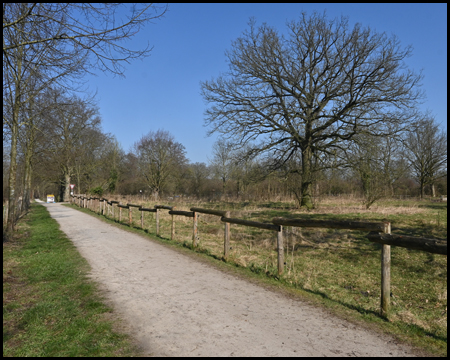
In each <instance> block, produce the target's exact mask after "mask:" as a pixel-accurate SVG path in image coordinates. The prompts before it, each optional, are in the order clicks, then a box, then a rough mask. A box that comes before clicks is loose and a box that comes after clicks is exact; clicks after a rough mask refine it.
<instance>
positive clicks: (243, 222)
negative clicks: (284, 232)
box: [220, 217, 280, 231]
mask: <svg viewBox="0 0 450 360" xmlns="http://www.w3.org/2000/svg"><path fill="white" fill-rule="evenodd" d="M220 220H221V221H223V222H227V223H230V224H238V225H244V226H250V227H256V228H259V229H266V230H272V231H280V226H279V225H273V224H268V223H262V222H257V221H250V220H243V219H231V218H227V217H222V218H221V219H220Z"/></svg>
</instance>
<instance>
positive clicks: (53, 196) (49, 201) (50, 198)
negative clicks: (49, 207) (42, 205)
mask: <svg viewBox="0 0 450 360" xmlns="http://www.w3.org/2000/svg"><path fill="white" fill-rule="evenodd" d="M54 202H55V195H47V203H54Z"/></svg>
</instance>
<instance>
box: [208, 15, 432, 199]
mask: <svg viewBox="0 0 450 360" xmlns="http://www.w3.org/2000/svg"><path fill="white" fill-rule="evenodd" d="M411 51H412V49H411V47H409V46H407V47H405V48H402V47H401V45H400V42H399V40H398V39H397V38H396V37H395V36H387V35H386V34H385V33H377V32H374V31H373V30H371V29H370V28H363V27H362V26H361V25H360V24H357V25H355V26H354V27H353V28H350V27H349V25H348V19H347V18H345V17H342V18H341V19H334V20H328V19H327V17H326V15H325V14H323V15H320V14H317V13H314V14H313V15H312V16H309V17H308V16H307V15H306V14H302V16H301V17H300V19H299V21H297V22H294V21H293V22H290V23H288V24H287V33H286V35H282V34H280V33H279V32H278V31H277V30H276V29H274V28H272V27H270V26H268V25H266V24H263V25H262V26H260V27H256V25H255V21H254V20H251V21H250V23H249V30H247V31H245V32H244V33H243V34H242V36H241V37H239V38H238V39H237V40H236V41H234V42H233V43H232V47H231V50H229V51H227V52H226V56H227V58H228V62H229V71H228V72H227V73H225V74H224V75H222V76H219V77H218V78H217V79H213V80H211V81H205V82H202V84H201V88H202V95H203V97H204V99H205V100H206V101H207V102H208V103H209V105H210V106H209V108H208V109H207V110H206V112H205V124H206V125H207V126H208V133H209V134H212V133H215V132H218V133H221V134H223V136H224V137H225V138H228V139H232V140H234V141H235V142H236V143H238V144H241V145H245V144H248V143H253V144H254V145H253V147H252V148H251V150H250V153H249V155H255V154H257V153H259V154H264V153H265V154H267V156H268V157H269V158H272V159H275V160H276V162H275V163H274V164H273V165H274V166H275V167H280V166H282V165H283V164H284V163H286V162H287V161H289V160H290V159H291V158H292V157H294V156H295V155H298V154H300V158H301V169H300V173H301V194H302V198H301V204H300V205H301V206H305V207H307V208H310V207H312V199H311V191H312V183H313V180H314V171H316V169H319V167H317V166H314V167H313V166H312V163H313V159H314V158H316V159H318V160H324V159H326V158H327V156H333V155H334V152H335V151H336V150H337V149H342V148H345V146H346V143H347V142H349V141H352V139H353V138H354V136H355V135H357V134H359V133H367V134H372V135H374V136H386V135H391V130H390V129H396V130H401V129H402V128H403V127H404V126H407V124H408V123H409V121H410V120H411V119H412V117H413V115H414V112H415V111H414V108H415V105H416V102H417V101H419V100H420V99H421V98H422V97H423V94H422V92H421V91H420V90H419V89H418V85H419V82H420V80H421V74H420V73H415V72H413V71H411V70H409V69H408V68H407V67H406V65H405V64H404V60H405V59H406V58H407V57H408V56H410V55H411ZM393 123H396V124H398V125H399V126H385V125H386V124H391V125H392V124H393Z"/></svg>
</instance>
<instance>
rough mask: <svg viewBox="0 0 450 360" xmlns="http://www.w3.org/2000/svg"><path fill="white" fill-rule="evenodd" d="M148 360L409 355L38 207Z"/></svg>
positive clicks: (161, 249)
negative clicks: (158, 359)
mask: <svg viewBox="0 0 450 360" xmlns="http://www.w3.org/2000/svg"><path fill="white" fill-rule="evenodd" d="M43 205H44V206H46V207H47V209H48V210H49V212H50V214H51V216H52V217H53V218H55V219H56V220H57V221H58V223H59V224H60V226H61V230H62V231H64V232H65V233H66V234H67V236H68V237H69V238H70V239H71V240H72V241H73V243H74V244H75V245H76V247H77V248H78V250H79V252H80V253H81V255H82V256H83V257H84V258H85V259H86V260H87V261H88V262H89V264H90V265H91V267H92V276H93V278H94V279H95V280H96V281H97V282H98V283H100V284H101V287H102V288H103V289H105V294H106V297H107V298H108V299H109V301H110V302H111V304H112V306H113V307H114V309H115V311H116V312H117V313H118V314H119V315H120V317H121V318H122V319H123V320H124V322H125V323H126V327H127V331H128V332H129V333H130V334H131V335H132V336H133V337H134V338H135V339H136V340H137V341H138V343H139V344H140V346H141V347H142V348H143V349H144V350H145V353H146V354H147V355H150V356H413V355H414V353H413V350H412V349H410V348H409V347H407V346H404V345H400V344H398V343H397V342H396V341H395V340H393V339H392V338H389V337H387V336H384V335H380V334H376V333H373V332H370V331H367V330H364V329H361V328H359V327H357V326H355V325H353V324H351V323H349V322H346V321H343V320H342V319H339V318H337V317H334V316H332V315H330V314H328V313H327V312H326V311H324V310H321V309H319V308H314V307H312V306H311V305H308V304H306V303H304V302H302V301H299V300H294V299H289V298H287V297H285V296H283V295H281V294H278V293H275V292H272V291H270V290H267V289H265V288H262V287H259V286H257V285H254V284H251V283H249V282H247V281H245V280H242V279H239V278H236V277H234V276H233V275H230V274H226V273H223V272H221V271H219V270H217V269H215V268H213V267H211V266H209V265H207V264H204V263H201V262H198V261H196V260H195V259H193V258H191V257H189V256H186V255H183V254H181V253H179V252H177V251H175V250H172V249H170V248H167V247H165V246H163V245H161V244H158V243H157V242H153V241H151V240H149V239H147V238H144V237H141V236H139V235H136V234H132V233H129V232H127V231H124V230H121V229H118V228H116V227H115V226H112V225H109V224H106V223H104V222H102V221H100V220H98V219H96V218H94V217H92V216H89V215H87V214H84V213H82V212H79V211H77V210H74V209H71V208H68V207H66V206H62V205H61V204H45V203H44V204H43Z"/></svg>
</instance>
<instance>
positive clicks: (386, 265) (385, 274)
mask: <svg viewBox="0 0 450 360" xmlns="http://www.w3.org/2000/svg"><path fill="white" fill-rule="evenodd" d="M384 232H385V234H390V233H391V223H387V224H386V229H385V231H384ZM390 305H391V246H390V245H386V244H383V245H382V248H381V315H383V316H385V317H388V316H389V310H390Z"/></svg>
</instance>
